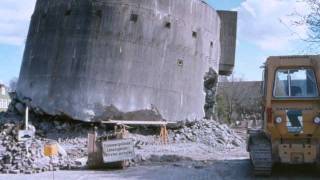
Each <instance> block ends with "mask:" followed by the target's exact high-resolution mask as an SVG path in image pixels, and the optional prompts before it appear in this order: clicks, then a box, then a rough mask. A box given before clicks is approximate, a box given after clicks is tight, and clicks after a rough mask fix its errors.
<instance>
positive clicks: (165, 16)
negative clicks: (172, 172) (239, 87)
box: [17, 0, 237, 121]
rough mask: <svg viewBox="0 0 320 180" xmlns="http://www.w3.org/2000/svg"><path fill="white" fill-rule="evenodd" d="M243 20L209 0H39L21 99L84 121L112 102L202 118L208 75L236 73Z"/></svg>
mask: <svg viewBox="0 0 320 180" xmlns="http://www.w3.org/2000/svg"><path fill="white" fill-rule="evenodd" d="M236 21H237V14H236V13H235V12H226V11H220V12H217V11H215V10H214V9H213V8H211V7H210V6H209V5H207V4H206V3H204V2H202V1H201V0H54V1H50V0H37V3H36V8H35V11H34V13H33V16H32V20H31V24H30V29H29V34H28V38H27V42H26V48H25V52H24V57H23V62H22V67H21V71H20V77H19V82H18V88H17V94H18V98H19V99H21V100H23V99H24V98H29V99H31V105H32V106H33V107H34V108H37V109H41V111H43V112H45V113H47V114H51V115H67V116H70V117H72V118H73V119H77V120H82V121H93V120H94V119H95V117H97V116H100V115H101V114H103V113H104V111H105V108H106V107H109V106H111V105H113V106H115V107H116V108H118V109H119V110H120V111H123V112H131V111H137V110H143V109H150V108H151V106H152V107H155V108H156V109H157V110H158V111H159V112H160V114H161V115H162V117H163V118H164V119H167V120H170V121H179V120H185V119H190V120H192V119H200V118H202V117H204V114H205V113H204V105H205V101H206V94H205V90H204V76H205V75H206V74H207V73H208V72H209V71H211V74H212V73H213V74H216V75H217V74H219V73H220V74H223V75H228V74H230V73H231V72H232V69H233V65H234V54H235V40H236ZM213 88H214V87H213ZM207 96H208V95H207Z"/></svg>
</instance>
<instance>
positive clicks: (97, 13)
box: [96, 9, 102, 18]
mask: <svg viewBox="0 0 320 180" xmlns="http://www.w3.org/2000/svg"><path fill="white" fill-rule="evenodd" d="M96 15H97V16H98V17H100V18H101V17H102V11H101V10H100V9H99V10H97V11H96Z"/></svg>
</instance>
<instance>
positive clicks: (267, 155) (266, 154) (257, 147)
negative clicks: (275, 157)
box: [249, 133, 273, 176]
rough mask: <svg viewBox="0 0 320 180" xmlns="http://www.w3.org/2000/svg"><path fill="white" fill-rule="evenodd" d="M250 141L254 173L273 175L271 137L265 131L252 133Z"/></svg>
mask: <svg viewBox="0 0 320 180" xmlns="http://www.w3.org/2000/svg"><path fill="white" fill-rule="evenodd" d="M249 143H250V144H249V150H250V159H251V162H252V165H253V170H254V174H255V175H258V176H260V175H261V176H269V175H271V172H272V165H273V163H272V150H271V143H270V141H269V139H268V138H267V137H265V136H264V134H263V133H257V134H250V142H249Z"/></svg>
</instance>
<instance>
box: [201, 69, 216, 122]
mask: <svg viewBox="0 0 320 180" xmlns="http://www.w3.org/2000/svg"><path fill="white" fill-rule="evenodd" d="M217 83H218V74H217V73H216V72H215V70H213V69H212V68H210V69H209V71H208V72H207V73H206V74H205V76H204V91H205V94H206V99H205V105H204V111H205V118H207V119H210V118H214V116H215V112H214V107H215V103H216V91H217Z"/></svg>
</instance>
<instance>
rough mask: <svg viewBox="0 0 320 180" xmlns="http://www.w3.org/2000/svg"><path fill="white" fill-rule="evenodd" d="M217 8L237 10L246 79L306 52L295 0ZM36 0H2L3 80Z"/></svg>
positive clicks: (18, 53) (10, 72)
mask: <svg viewBox="0 0 320 180" xmlns="http://www.w3.org/2000/svg"><path fill="white" fill-rule="evenodd" d="M207 2H208V3H209V4H210V5H212V6H213V7H214V8H215V9H224V10H236V11H238V13H239V14H238V39H237V52H236V67H235V73H236V75H237V76H239V77H241V78H243V79H245V80H260V79H261V70H260V69H259V67H260V66H261V65H262V64H263V62H264V61H265V59H266V57H268V56H271V55H292V54H303V53H305V50H306V45H305V44H304V43H303V41H301V39H303V38H305V37H306V35H307V28H306V27H304V26H301V27H293V26H292V23H291V22H292V21H293V20H294V19H295V17H293V16H290V15H291V14H292V13H294V12H298V13H300V14H306V13H308V8H307V6H306V5H305V4H304V3H302V2H298V1H296V0H207ZM34 5H35V0H0V82H2V83H6V84H7V83H8V82H9V81H10V79H12V78H13V77H17V76H18V75H19V71H20V65H21V60H22V55H23V50H24V44H25V40H26V36H27V32H28V26H29V22H30V17H31V15H32V12H33V9H34Z"/></svg>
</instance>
